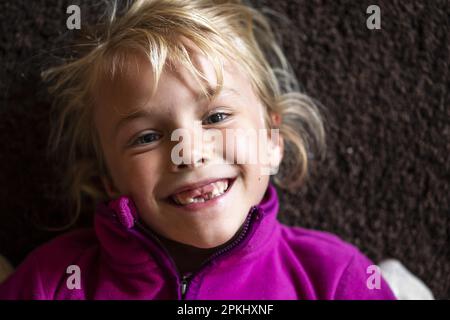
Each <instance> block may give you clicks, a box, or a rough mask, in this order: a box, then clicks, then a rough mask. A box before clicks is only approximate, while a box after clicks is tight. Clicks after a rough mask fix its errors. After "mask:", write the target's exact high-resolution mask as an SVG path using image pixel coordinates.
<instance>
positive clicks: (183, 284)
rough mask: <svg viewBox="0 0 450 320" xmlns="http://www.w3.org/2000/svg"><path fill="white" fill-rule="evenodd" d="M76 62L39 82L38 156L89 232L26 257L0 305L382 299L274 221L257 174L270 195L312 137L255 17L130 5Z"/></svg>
mask: <svg viewBox="0 0 450 320" xmlns="http://www.w3.org/2000/svg"><path fill="white" fill-rule="evenodd" d="M79 48H81V49H83V51H82V52H79V54H78V56H77V57H76V58H74V59H72V60H71V61H67V63H65V64H63V65H61V66H58V67H55V68H52V69H50V70H48V71H47V72H45V73H44V78H45V79H46V80H48V81H52V83H53V86H52V92H53V93H54V94H55V96H56V99H55V108H56V109H55V112H57V114H58V115H59V118H58V122H57V125H56V126H55V128H54V131H53V134H52V136H51V141H52V142H53V146H52V147H53V150H55V151H58V150H63V151H62V152H61V151H60V152H61V153H62V154H65V155H67V159H66V161H67V165H68V171H67V172H68V175H67V177H68V178H67V181H68V187H69V188H70V189H69V190H70V192H71V194H72V196H73V199H74V208H75V212H76V215H75V216H77V214H78V213H79V212H80V210H81V209H80V208H81V197H82V195H88V196H90V197H91V199H93V200H95V201H96V203H97V206H96V212H95V215H94V228H93V229H82V230H77V231H74V232H71V233H68V234H66V235H63V236H60V237H58V238H56V239H54V240H53V241H51V242H50V243H48V244H45V245H43V246H41V247H40V248H38V249H37V250H35V251H34V252H32V253H31V254H30V255H29V256H28V257H27V258H26V260H25V261H24V262H23V263H22V264H21V265H20V266H19V268H18V269H17V270H16V271H15V273H14V274H13V275H12V276H11V277H10V278H9V279H8V280H7V281H6V282H5V283H4V284H3V285H2V286H1V287H0V298H6V299H393V298H394V296H393V294H392V292H391V290H390V288H389V287H388V285H387V284H386V282H385V281H384V280H383V279H382V278H381V277H380V275H379V274H377V273H376V272H374V271H377V268H375V269H374V268H373V267H374V266H372V263H371V262H370V261H369V260H368V259H367V258H366V257H365V256H364V255H363V254H361V252H360V251H358V250H357V249H356V248H355V247H353V246H352V245H350V244H347V243H345V242H343V241H342V240H340V239H339V238H337V237H336V236H334V235H331V234H329V233H325V232H319V231H312V230H306V229H303V228H300V227H288V226H285V225H282V224H281V223H279V222H278V221H277V219H276V217H277V214H278V197H277V191H276V189H275V188H274V186H273V184H272V181H271V179H270V178H271V176H270V174H272V173H276V172H277V169H278V166H279V165H280V164H281V160H282V158H283V157H284V158H285V159H287V160H289V162H287V163H285V164H284V166H283V167H282V169H283V168H284V169H283V170H281V172H280V173H279V174H277V176H276V177H274V182H276V183H278V185H280V186H283V187H287V188H293V187H294V186H296V185H300V184H301V183H302V182H303V181H304V178H305V177H306V174H307V170H308V162H307V160H308V157H307V155H308V152H310V150H309V149H310V148H311V147H313V146H316V147H317V150H318V151H321V150H323V144H324V142H323V141H324V130H323V124H322V120H321V117H320V115H319V112H318V109H317V107H316V106H315V105H314V103H313V102H312V100H311V99H310V98H308V97H307V96H306V95H304V94H301V93H299V92H298V85H297V83H296V81H295V78H294V77H293V73H292V71H291V70H290V68H289V65H288V63H287V62H286V59H285V57H284V55H283V53H282V52H281V50H280V47H279V46H277V44H276V43H275V39H274V36H273V33H272V31H271V28H270V26H269V24H268V23H267V20H266V19H265V18H264V17H263V16H262V15H261V14H260V13H258V12H257V11H255V10H254V9H252V8H250V7H248V6H246V5H244V4H242V3H241V2H240V1H237V0H196V1H192V0H186V1H184V0H138V1H135V2H134V3H133V4H132V5H131V6H130V7H128V8H126V9H125V11H124V12H123V14H120V15H118V14H116V10H115V9H114V10H113V13H112V14H111V15H110V17H109V19H107V20H106V21H105V22H104V23H101V24H99V25H98V26H97V27H96V28H94V29H92V30H91V31H90V33H89V34H88V35H87V36H86V37H85V38H84V40H83V42H82V43H81V44H80V46H79ZM180 130H181V131H180ZM261 132H262V133H263V134H261ZM278 134H279V135H278ZM196 141H197V142H200V143H195V142H196ZM64 147H66V148H67V149H61V148H64ZM255 155H257V157H253V158H252V156H255ZM250 158H252V159H253V160H254V159H255V158H256V161H252V159H250Z"/></svg>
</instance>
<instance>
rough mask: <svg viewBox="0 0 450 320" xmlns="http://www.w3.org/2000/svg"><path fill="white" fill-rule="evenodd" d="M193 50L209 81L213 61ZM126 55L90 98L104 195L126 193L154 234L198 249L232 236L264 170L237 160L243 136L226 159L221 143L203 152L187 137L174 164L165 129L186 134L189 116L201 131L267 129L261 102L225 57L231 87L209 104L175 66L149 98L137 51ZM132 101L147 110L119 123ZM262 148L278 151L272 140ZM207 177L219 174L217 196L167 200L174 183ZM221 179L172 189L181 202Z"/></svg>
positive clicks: (264, 179)
mask: <svg viewBox="0 0 450 320" xmlns="http://www.w3.org/2000/svg"><path fill="white" fill-rule="evenodd" d="M193 57H194V59H195V61H196V63H198V66H197V67H198V68H199V69H200V70H201V71H202V72H204V73H205V74H206V76H207V78H208V81H209V83H210V84H211V86H212V87H214V86H213V85H214V84H215V83H216V76H215V72H214V68H213V65H212V64H211V63H210V62H209V61H208V60H207V59H205V58H204V57H203V56H201V55H198V54H195V55H194V56H193ZM132 61H133V62H132V64H131V65H132V66H134V65H136V67H134V68H131V69H132V70H130V71H129V72H128V73H127V74H124V75H122V76H121V77H120V78H119V79H118V80H116V81H115V82H114V83H112V82H109V83H104V85H103V88H102V90H100V91H99V94H97V97H96V99H97V103H96V108H95V112H94V121H95V125H96V128H97V131H98V134H99V138H100V142H101V145H102V149H103V153H104V157H105V159H106V163H107V165H108V168H109V170H110V173H111V176H112V179H113V181H109V180H107V179H104V180H103V182H104V185H105V188H106V190H107V192H108V194H109V196H110V197H116V196H118V195H119V194H125V195H128V196H130V197H131V198H132V199H133V201H134V203H135V204H136V207H137V208H138V211H139V214H140V216H141V218H142V219H143V220H144V221H145V223H147V224H148V225H149V226H150V227H151V228H152V229H154V230H155V231H156V232H157V233H159V234H161V235H163V236H165V237H167V238H170V239H172V240H175V241H179V242H182V243H185V244H189V245H193V246H196V247H199V248H211V247H215V246H219V245H221V244H223V243H225V242H226V241H228V240H229V239H231V238H232V237H233V235H234V234H235V233H236V232H237V231H238V230H239V228H240V226H241V225H242V223H243V222H244V220H245V218H246V216H247V213H248V212H249V210H250V208H251V206H253V205H256V204H258V203H259V202H260V200H261V199H262V197H263V195H264V192H265V190H266V188H267V185H268V182H269V176H268V175H267V174H261V173H262V170H261V165H260V164H245V163H244V164H239V163H238V162H237V158H238V157H239V156H240V155H242V154H243V153H245V152H248V150H249V149H251V150H252V148H253V147H254V146H253V145H249V144H248V143H246V142H245V141H244V142H239V141H238V142H237V143H236V144H235V156H234V159H231V160H232V161H230V159H226V157H229V155H226V154H225V153H224V152H222V150H219V151H217V150H216V151H215V152H214V153H211V152H206V151H205V150H203V149H201V148H199V147H198V146H196V145H194V144H193V143H190V144H188V148H187V149H185V150H183V151H182V152H183V153H184V152H189V153H190V155H189V156H190V159H191V161H192V162H191V163H194V164H187V165H183V164H180V165H176V164H174V161H173V157H171V154H172V150H173V148H174V147H175V145H177V144H179V142H178V141H171V134H172V132H173V131H174V130H175V129H177V128H183V129H186V130H187V132H189V133H190V134H191V133H192V135H193V134H194V133H193V132H194V130H195V128H196V125H195V121H201V122H202V124H201V126H198V122H197V129H198V128H200V131H201V132H206V131H207V130H211V129H213V128H214V129H218V130H220V131H221V132H223V136H224V137H225V136H226V134H225V130H226V129H245V130H247V129H253V130H255V131H256V132H258V130H259V129H266V125H265V121H264V109H263V106H262V104H261V103H260V101H259V99H258V98H257V96H256V95H255V93H254V92H253V90H252V87H251V85H250V81H249V79H248V78H247V77H246V76H245V75H244V74H243V73H242V72H241V71H240V70H238V68H237V67H236V64H234V63H230V62H229V61H225V70H224V87H225V88H229V89H230V90H229V91H226V90H224V91H223V92H222V93H221V94H220V96H219V97H218V98H217V99H216V100H215V101H212V102H211V103H208V101H207V100H206V99H205V100H201V99H200V98H199V97H201V94H200V92H201V90H200V87H199V86H198V85H197V82H196V81H195V79H194V78H193V77H192V75H191V74H190V73H189V72H188V71H187V70H186V69H182V68H177V73H174V72H173V71H168V69H166V71H164V72H163V74H162V75H161V78H160V82H159V86H158V88H157V91H156V95H155V96H153V97H151V84H152V83H153V77H152V73H151V68H150V65H149V63H148V62H147V61H146V60H144V59H143V58H142V57H140V58H137V60H136V61H137V62H138V63H137V64H134V60H132ZM137 67H138V68H137ZM138 106H140V107H142V108H143V110H145V111H148V116H141V117H136V118H132V119H131V120H130V121H126V122H122V124H121V125H119V126H118V124H119V123H120V122H121V119H123V118H124V116H123V115H125V114H127V113H129V112H130V111H133V110H135V109H136V107H138ZM116 110H118V111H119V112H117V111H116ZM218 113H219V115H217V114H218ZM220 113H222V114H221V115H220ZM117 126H118V127H117ZM197 133H198V131H197ZM225 140H226V138H224V141H223V145H224V146H225V145H226V141H225ZM133 142H134V143H133ZM269 148H272V149H273V150H275V151H274V152H278V153H280V149H277V148H274V146H273V145H272V144H271V145H270V146H269ZM252 152H253V151H252ZM254 152H256V150H255V151H254ZM278 156H279V155H278ZM226 160H228V161H226ZM225 162H227V163H225ZM210 179H214V180H217V179H225V180H224V181H226V182H227V183H228V184H229V185H231V186H230V187H229V188H228V190H227V191H226V192H225V193H224V194H223V195H221V196H219V197H217V198H213V199H211V200H206V201H205V199H203V201H205V202H196V203H190V204H189V205H180V204H177V203H175V202H174V197H175V198H176V197H177V196H176V195H175V193H176V192H177V191H179V189H180V188H183V187H186V186H189V185H191V184H195V183H199V182H200V183H201V182H205V181H206V180H210ZM224 181H222V182H224ZM220 185H222V187H223V186H224V184H221V182H219V183H217V184H216V185H215V186H211V185H210V186H209V187H205V188H206V189H202V190H197V193H195V192H194V193H193V194H178V198H177V200H178V201H182V202H183V203H188V202H190V201H192V199H194V197H193V196H195V195H197V196H198V195H199V194H200V193H202V192H206V191H211V190H213V189H212V188H213V187H216V189H215V190H214V192H217V191H221V190H218V189H220ZM208 188H210V189H208ZM211 192H213V191H211ZM199 199H200V198H197V200H195V201H198V200H199ZM200 201H201V200H200Z"/></svg>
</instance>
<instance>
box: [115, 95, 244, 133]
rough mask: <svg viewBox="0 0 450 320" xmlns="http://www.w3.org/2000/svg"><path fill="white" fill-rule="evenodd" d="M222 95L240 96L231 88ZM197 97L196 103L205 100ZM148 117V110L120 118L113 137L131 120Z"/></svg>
mask: <svg viewBox="0 0 450 320" xmlns="http://www.w3.org/2000/svg"><path fill="white" fill-rule="evenodd" d="M214 93H215V92H214V90H211V91H210V94H214ZM224 93H231V94H233V95H236V96H240V94H239V92H238V91H236V90H235V89H233V88H228V87H223V88H222V90H221V91H220V94H219V96H220V95H222V94H224ZM197 96H198V98H197V99H196V101H197V102H200V101H202V100H204V99H206V97H205V96H204V95H203V94H199V95H197ZM150 116H151V112H150V111H148V110H145V109H142V110H137V111H136V112H133V113H131V114H129V115H126V116H125V117H123V118H121V119H120V120H119V121H118V122H117V124H116V125H115V127H114V136H117V134H118V133H119V131H120V130H121V129H122V127H123V126H124V125H125V124H127V123H128V122H131V121H133V120H136V119H140V118H148V117H150Z"/></svg>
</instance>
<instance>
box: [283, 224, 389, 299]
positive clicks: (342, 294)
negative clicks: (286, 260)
mask: <svg viewBox="0 0 450 320" xmlns="http://www.w3.org/2000/svg"><path fill="white" fill-rule="evenodd" d="M281 235H282V237H281V239H282V244H281V245H283V246H284V247H285V248H286V250H289V251H290V253H291V256H292V257H295V260H296V261H295V263H296V264H297V265H298V266H299V268H301V269H302V270H304V273H305V277H307V279H308V280H309V281H310V282H311V284H312V287H314V288H315V291H316V292H315V293H316V296H317V297H319V298H322V299H394V296H393V294H392V292H391V290H390V288H389V286H388V285H387V283H386V282H385V281H384V280H383V279H382V277H381V274H379V279H378V280H379V281H378V282H377V283H378V284H379V286H377V288H376V289H380V290H373V289H374V286H372V285H371V283H369V282H371V281H372V279H371V276H372V275H373V270H376V266H375V265H374V263H373V262H372V261H371V260H370V259H369V258H368V257H367V256H366V255H365V254H363V253H362V252H361V251H360V250H359V249H358V248H357V247H355V246H354V245H352V244H350V243H349V242H346V241H344V240H343V239H341V238H340V237H338V236H336V235H334V234H332V233H329V232H326V231H318V230H311V229H305V228H301V227H289V226H285V225H282V227H281Z"/></svg>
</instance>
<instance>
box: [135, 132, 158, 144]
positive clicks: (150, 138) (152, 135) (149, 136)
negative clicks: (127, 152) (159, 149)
mask: <svg viewBox="0 0 450 320" xmlns="http://www.w3.org/2000/svg"><path fill="white" fill-rule="evenodd" d="M160 138H161V135H160V134H159V133H156V132H149V133H146V134H143V135H142V136H140V137H138V138H137V139H136V140H135V141H134V142H133V145H141V144H148V143H152V142H154V141H157V140H159V139H160Z"/></svg>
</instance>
